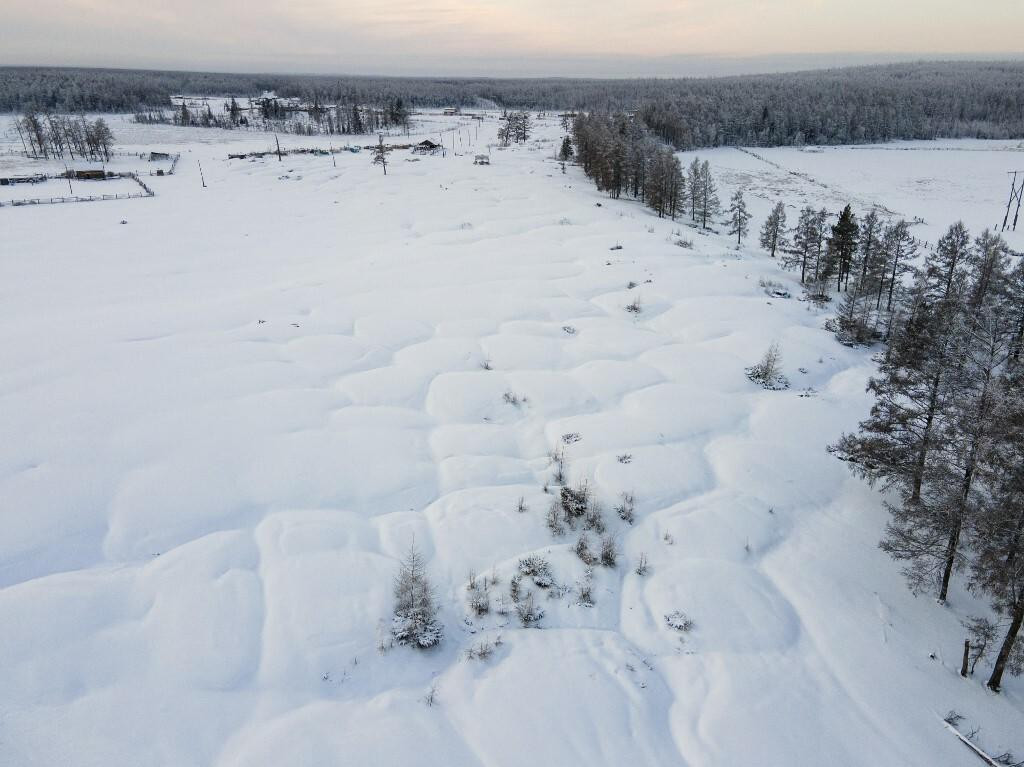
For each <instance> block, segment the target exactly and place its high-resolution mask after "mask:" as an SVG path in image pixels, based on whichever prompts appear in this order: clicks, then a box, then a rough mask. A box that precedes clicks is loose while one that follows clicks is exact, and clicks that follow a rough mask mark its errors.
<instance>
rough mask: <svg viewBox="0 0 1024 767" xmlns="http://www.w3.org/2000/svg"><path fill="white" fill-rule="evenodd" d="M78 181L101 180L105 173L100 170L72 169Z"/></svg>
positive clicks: (105, 175) (104, 177)
mask: <svg viewBox="0 0 1024 767" xmlns="http://www.w3.org/2000/svg"><path fill="white" fill-rule="evenodd" d="M72 173H74V177H75V179H76V180H78V181H103V180H104V179H106V177H107V174H106V173H105V172H104V171H102V170H76V171H72Z"/></svg>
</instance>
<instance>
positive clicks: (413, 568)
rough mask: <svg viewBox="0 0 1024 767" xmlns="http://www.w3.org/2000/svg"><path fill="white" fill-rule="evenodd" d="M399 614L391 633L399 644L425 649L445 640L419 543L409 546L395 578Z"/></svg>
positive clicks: (394, 620)
mask: <svg viewBox="0 0 1024 767" xmlns="http://www.w3.org/2000/svg"><path fill="white" fill-rule="evenodd" d="M394 593H395V615H394V619H393V620H392V624H391V634H392V636H393V637H394V638H395V641H396V642H397V643H398V644H403V645H412V646H414V647H418V648H421V649H426V648H428V647H433V646H434V645H436V644H439V643H440V642H441V639H442V638H443V636H444V626H443V625H442V624H441V623H440V622H439V621H438V620H437V605H435V604H434V594H433V589H432V587H431V585H430V582H429V581H428V580H427V575H426V564H425V563H424V561H423V555H422V554H420V552H419V549H417V548H416V544H415V542H414V543H413V544H412V545H411V546H410V547H409V551H408V553H407V554H406V555H405V558H404V559H403V560H402V564H401V567H400V569H399V571H398V576H397V577H396V578H395V591H394Z"/></svg>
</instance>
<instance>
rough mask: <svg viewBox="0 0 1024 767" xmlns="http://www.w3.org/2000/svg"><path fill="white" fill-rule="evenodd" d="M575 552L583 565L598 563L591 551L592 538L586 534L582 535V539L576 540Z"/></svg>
mask: <svg viewBox="0 0 1024 767" xmlns="http://www.w3.org/2000/svg"><path fill="white" fill-rule="evenodd" d="M574 551H575V552H576V556H578V557H579V558H580V561H581V562H582V563H583V564H585V565H592V564H594V563H595V562H596V560H595V558H594V555H593V553H592V552H591V551H590V538H589V537H588V536H587V534H586V533H580V537H579V538H578V539H576V548H575V549H574Z"/></svg>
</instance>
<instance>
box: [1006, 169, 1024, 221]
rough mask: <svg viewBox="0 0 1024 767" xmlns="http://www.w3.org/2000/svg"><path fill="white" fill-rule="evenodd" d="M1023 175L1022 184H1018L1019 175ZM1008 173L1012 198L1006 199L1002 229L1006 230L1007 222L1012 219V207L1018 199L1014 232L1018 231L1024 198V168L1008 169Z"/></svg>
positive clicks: (1014, 218) (1014, 215)
mask: <svg viewBox="0 0 1024 767" xmlns="http://www.w3.org/2000/svg"><path fill="white" fill-rule="evenodd" d="M1018 174H1020V175H1021V181H1020V186H1018V185H1017V175H1018ZM1006 175H1008V176H1010V199H1008V200H1007V201H1006V215H1004V216H1003V228H1002V229H1001V230H1000V231H1003V232H1005V231H1006V227H1007V224H1008V222H1009V220H1010V208H1012V207H1013V201H1014V200H1016V201H1017V209H1016V211H1015V212H1014V214H1013V225H1012V229H1013V231H1014V232H1016V231H1017V219H1018V218H1020V204H1021V198H1024V170H1012V171H1007V173H1006Z"/></svg>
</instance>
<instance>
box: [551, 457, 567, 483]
mask: <svg viewBox="0 0 1024 767" xmlns="http://www.w3.org/2000/svg"><path fill="white" fill-rule="evenodd" d="M550 457H551V463H552V465H553V466H554V467H555V473H554V474H553V475H552V477H551V481H552V482H553V483H554V484H556V485H564V484H565V450H564V449H559V450H552V451H551V456H550Z"/></svg>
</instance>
